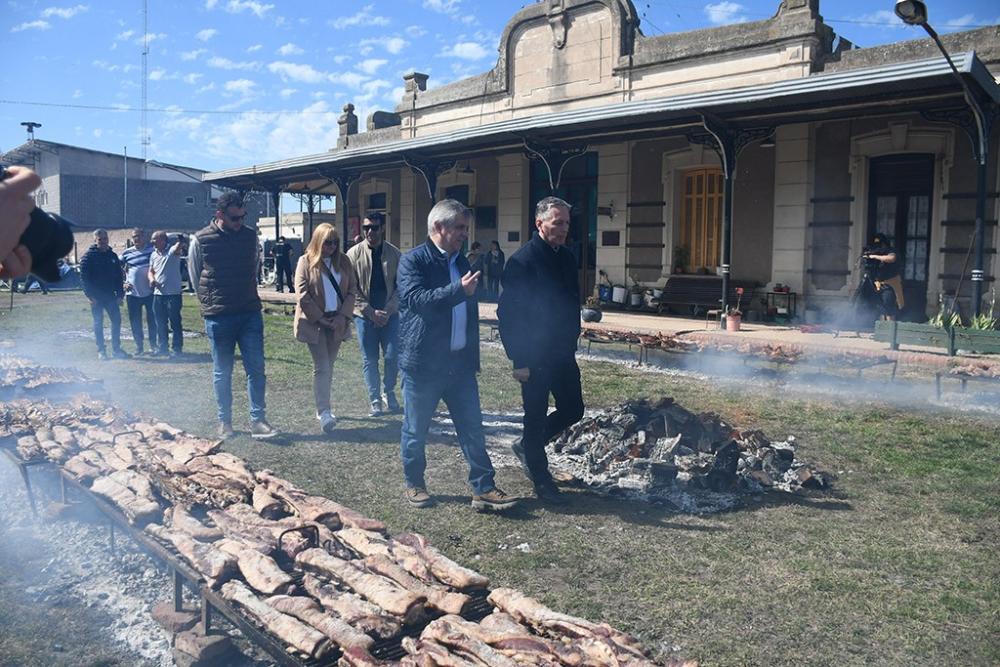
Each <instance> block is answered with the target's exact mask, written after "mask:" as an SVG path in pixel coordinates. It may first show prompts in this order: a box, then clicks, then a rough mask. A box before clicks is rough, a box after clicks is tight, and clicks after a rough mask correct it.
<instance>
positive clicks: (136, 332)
mask: <svg viewBox="0 0 1000 667" xmlns="http://www.w3.org/2000/svg"><path fill="white" fill-rule="evenodd" d="M125 303H126V305H127V306H128V321H129V324H131V325H132V339H133V340H134V341H135V349H136V351H137V352H139V353H140V354H142V344H143V332H142V311H143V309H145V311H146V322H147V324H148V325H149V349H150V350H155V349H156V347H157V346H156V316H155V315H153V295H152V294H150V295H149V296H134V295H132V294H129V295H128V296H126V297H125Z"/></svg>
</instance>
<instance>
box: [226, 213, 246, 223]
mask: <svg viewBox="0 0 1000 667" xmlns="http://www.w3.org/2000/svg"><path fill="white" fill-rule="evenodd" d="M226 217H227V218H229V219H230V220H232V221H233V222H243V219H244V218H246V217H247V214H246V213H244V214H243V215H229V214H228V213H227V214H226Z"/></svg>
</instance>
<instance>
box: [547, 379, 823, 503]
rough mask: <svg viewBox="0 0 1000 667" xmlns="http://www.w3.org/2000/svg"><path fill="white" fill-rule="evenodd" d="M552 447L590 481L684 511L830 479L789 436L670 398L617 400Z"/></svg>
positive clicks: (559, 462)
mask: <svg viewBox="0 0 1000 667" xmlns="http://www.w3.org/2000/svg"><path fill="white" fill-rule="evenodd" d="M551 447H552V448H553V450H554V454H553V456H551V457H550V462H551V463H552V465H553V466H555V467H556V468H558V469H559V470H561V471H564V472H566V473H568V474H570V475H572V476H573V477H574V478H575V479H577V480H580V481H582V482H583V483H585V484H587V485H589V486H592V487H596V488H598V489H601V490H604V491H619V490H624V491H626V492H628V493H631V494H634V495H637V496H640V497H645V498H650V499H661V500H668V501H670V502H672V503H674V504H676V505H678V506H679V507H680V508H681V509H684V510H688V511H705V510H709V509H727V508H730V507H733V506H735V505H736V504H737V502H738V496H739V494H740V493H746V492H751V493H757V492H760V491H763V490H779V491H791V492H794V491H798V490H800V489H802V488H823V487H826V486H827V485H828V480H827V478H826V476H825V475H824V474H823V473H820V472H818V471H816V470H815V469H814V468H813V467H812V466H811V465H809V464H807V463H804V462H802V461H800V460H797V459H796V458H795V439H794V438H793V437H789V438H788V439H787V440H785V441H784V442H772V441H771V440H769V439H768V438H767V436H765V435H764V434H763V433H762V432H761V431H757V430H747V431H742V430H739V429H736V428H734V427H732V426H730V425H729V424H727V423H726V422H725V421H723V419H722V418H721V417H719V415H716V414H714V413H711V412H705V413H701V414H694V413H693V412H690V411H688V410H685V409H684V408H683V407H681V406H680V405H678V404H676V403H675V402H674V400H673V399H672V398H661V399H660V400H659V401H656V402H655V403H651V402H650V401H648V400H645V399H643V400H640V401H627V402H625V403H622V404H620V405H619V406H617V407H615V408H612V409H610V410H605V411H604V412H602V413H600V414H598V415H595V416H593V417H588V418H585V419H583V420H582V421H580V422H579V423H577V424H575V425H574V426H571V427H570V428H569V429H567V430H566V431H564V432H563V433H562V434H561V435H559V437H558V438H557V439H556V440H555V441H554V443H553V444H552V445H551ZM720 494H726V495H720Z"/></svg>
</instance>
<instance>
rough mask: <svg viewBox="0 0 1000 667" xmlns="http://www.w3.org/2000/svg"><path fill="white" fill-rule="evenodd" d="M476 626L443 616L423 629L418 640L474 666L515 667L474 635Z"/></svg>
mask: <svg viewBox="0 0 1000 667" xmlns="http://www.w3.org/2000/svg"><path fill="white" fill-rule="evenodd" d="M473 633H477V634H478V632H477V630H476V624H475V623H468V622H466V621H463V620H462V619H461V618H459V617H458V616H443V617H441V618H439V619H437V620H435V621H431V622H430V624H428V625H427V627H426V628H424V631H423V632H421V633H420V639H422V640H431V641H434V642H436V643H438V644H441V645H442V646H445V647H447V649H448V650H449V651H450V652H451V653H454V654H456V655H459V656H461V657H463V658H466V659H468V660H470V661H472V662H473V663H474V664H483V665H489V666H490V667H517V663H516V662H514V661H513V660H512V659H511V658H509V657H507V656H506V655H504V654H503V653H501V652H500V651H497V650H496V649H494V648H492V647H490V645H489V644H487V643H486V642H484V641H482V640H481V639H480V638H479V637H477V636H476V635H475V634H473Z"/></svg>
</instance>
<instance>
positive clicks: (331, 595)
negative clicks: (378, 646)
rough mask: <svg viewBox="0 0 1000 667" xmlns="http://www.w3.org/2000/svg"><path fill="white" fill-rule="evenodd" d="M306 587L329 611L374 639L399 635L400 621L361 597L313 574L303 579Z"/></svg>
mask: <svg viewBox="0 0 1000 667" xmlns="http://www.w3.org/2000/svg"><path fill="white" fill-rule="evenodd" d="M302 586H303V587H304V588H305V589H306V592H308V593H309V595H311V596H313V597H314V598H316V599H317V600H319V602H320V604H321V605H323V607H324V608H325V609H327V610H329V611H332V612H334V613H335V614H337V615H338V616H340V617H341V618H343V619H344V620H345V621H346V622H347V623H349V624H351V625H352V626H353V627H355V628H357V629H358V630H361V631H362V632H365V633H367V634H369V635H371V636H372V637H378V638H380V639H387V638H389V637H393V636H395V635H396V634H398V633H399V630H400V628H401V625H400V622H399V620H398V619H396V618H393V617H392V616H389V615H388V614H386V613H385V612H384V611H383V610H382V609H381V608H380V607H378V606H377V605H374V604H372V603H371V602H368V601H367V600H365V599H363V598H362V597H361V596H359V595H355V594H354V593H349V592H346V591H341V590H338V589H337V588H336V587H335V586H333V585H332V584H328V583H324V582H323V581H320V580H319V579H318V578H317V577H315V576H314V575H311V574H307V575H305V576H304V577H303V578H302Z"/></svg>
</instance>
